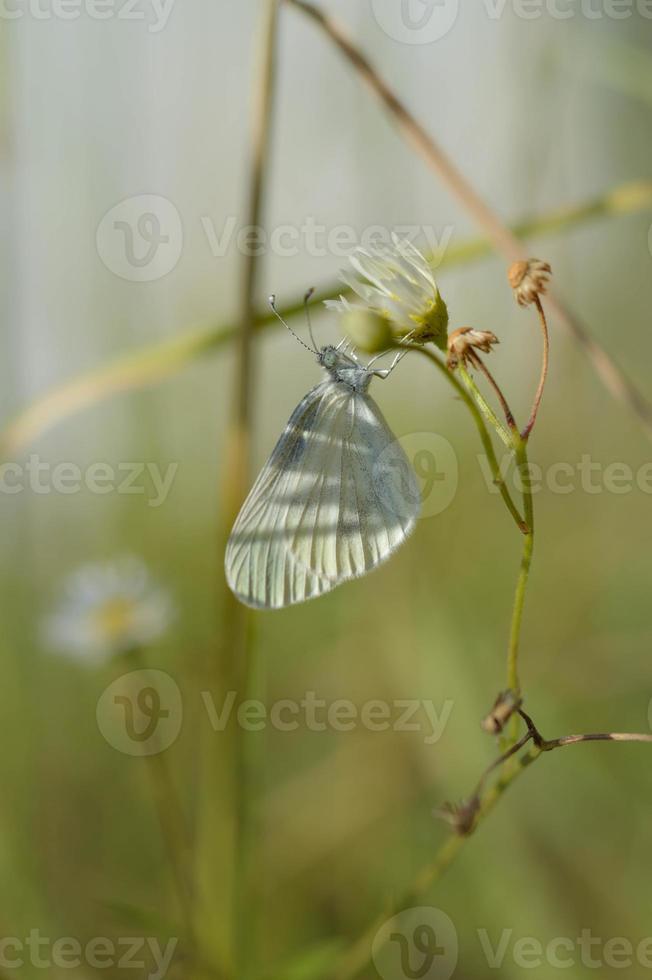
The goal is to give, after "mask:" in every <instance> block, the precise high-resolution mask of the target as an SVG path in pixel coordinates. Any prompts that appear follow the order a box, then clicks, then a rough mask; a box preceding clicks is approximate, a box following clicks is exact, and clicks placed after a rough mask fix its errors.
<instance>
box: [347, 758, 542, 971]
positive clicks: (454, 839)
mask: <svg viewBox="0 0 652 980" xmlns="http://www.w3.org/2000/svg"><path fill="white" fill-rule="evenodd" d="M542 751H543V750H542V749H541V748H539V747H537V746H536V745H533V746H532V747H531V748H530V749H529V750H528V752H527V753H524V754H523V755H522V756H519V758H518V759H517V760H516V764H515V765H511V766H510V767H509V769H507V767H505V768H504V769H503V771H502V772H501V775H500V777H499V779H498V780H497V781H496V782H495V783H493V784H492V785H491V786H490V787H489V788H488V789H487V790H486V791H485V792H484V793H483V795H482V796H481V798H480V804H479V809H478V814H477V817H476V822H475V827H477V826H478V824H479V823H480V822H481V821H483V820H484V819H485V818H486V817H487V816H488V815H489V813H490V812H491V811H492V810H493V808H494V807H495V806H496V804H497V803H498V801H499V800H500V798H501V797H502V795H503V793H505V791H506V790H507V789H508V788H509V787H510V786H511V785H512V784H513V783H514V782H515V780H516V779H517V778H518V777H519V776H520V775H521V774H522V773H523V772H525V770H526V769H527V768H528V766H530V765H531V764H532V763H533V762H535V761H536V759H538V758H539V756H540V755H541V754H542ZM474 829H475V828H474ZM469 839H470V836H469V835H466V836H462V835H457V834H456V835H454V836H450V837H448V838H447V839H446V840H445V841H444V843H443V844H442V845H441V847H440V848H439V850H438V851H437V853H436V855H435V857H434V858H433V860H432V861H431V862H430V863H429V864H428V865H426V867H425V868H423V869H422V870H421V871H420V872H419V874H418V875H417V876H416V878H415V879H414V881H413V883H412V885H411V886H410V888H409V889H408V890H407V891H405V892H404V893H403V894H402V895H401V897H400V899H399V900H398V901H396V902H393V903H392V906H391V907H386V908H385V909H384V910H383V912H382V914H381V915H380V916H379V917H378V918H377V919H376V920H375V921H374V922H373V923H372V924H371V925H370V926H369V928H368V929H366V930H365V932H364V933H363V935H362V936H360V937H359V938H358V939H357V940H356V941H355V943H354V944H353V945H352V946H351V947H349V949H348V950H347V952H346V953H345V955H344V956H343V958H342V959H341V960H340V962H339V964H338V965H337V967H336V969H335V971H334V972H333V975H332V980H354V978H355V977H357V976H358V975H359V974H360V973H361V972H362V971H363V970H364V968H365V967H366V966H367V964H368V963H369V961H370V959H371V949H372V944H373V940H374V937H375V935H376V933H377V932H378V930H379V929H380V927H381V926H382V925H384V923H385V922H386V921H387V919H389V918H391V917H392V916H393V915H395V914H396V913H397V912H398V911H400V910H401V909H406V908H410V906H413V905H414V904H415V903H416V902H417V901H419V900H420V899H421V897H422V896H423V895H424V894H425V893H426V892H427V891H428V889H430V888H431V887H432V886H433V885H434V884H436V882H438V881H439V880H440V879H441V878H442V876H443V875H444V874H445V872H446V871H447V870H448V868H449V867H450V866H451V865H452V864H453V862H454V861H455V859H456V858H457V856H458V854H459V853H460V851H461V850H462V849H463V847H464V845H465V844H466V843H467V841H468V840H469Z"/></svg>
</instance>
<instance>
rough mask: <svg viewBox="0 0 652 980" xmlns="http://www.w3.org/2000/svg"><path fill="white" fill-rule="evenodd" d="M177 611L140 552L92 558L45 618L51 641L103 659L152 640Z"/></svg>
mask: <svg viewBox="0 0 652 980" xmlns="http://www.w3.org/2000/svg"><path fill="white" fill-rule="evenodd" d="M173 615H174V607H173V603H172V600H171V598H170V595H169V594H168V593H167V592H166V591H165V590H164V589H162V588H161V587H160V586H158V585H156V584H155V583H154V582H153V581H152V580H151V578H150V575H149V572H148V570H147V567H146V565H145V563H144V562H143V561H141V560H140V559H139V558H134V557H132V556H124V557H122V558H119V559H117V560H116V561H113V562H106V563H103V564H88V565H82V566H81V568H78V569H77V571H76V572H74V573H73V574H72V575H71V576H70V578H69V579H68V581H67V583H66V587H65V591H64V595H63V598H62V601H61V603H60V604H59V606H58V608H57V609H56V610H55V611H54V612H53V613H52V614H51V615H50V616H48V617H47V618H46V620H45V623H44V639H45V641H46V643H47V645H48V646H49V647H51V648H52V649H54V650H57V651H59V652H61V653H64V654H67V655H69V656H71V657H76V658H79V659H83V660H89V661H94V662H99V661H102V660H105V659H107V658H108V657H110V656H112V655H113V654H117V653H125V652H127V651H129V650H132V649H134V648H138V647H142V646H144V645H146V644H149V643H151V642H152V641H153V640H155V639H157V638H158V637H159V636H161V634H162V633H164V632H165V630H166V629H167V628H168V626H169V624H170V622H171V620H172V618H173Z"/></svg>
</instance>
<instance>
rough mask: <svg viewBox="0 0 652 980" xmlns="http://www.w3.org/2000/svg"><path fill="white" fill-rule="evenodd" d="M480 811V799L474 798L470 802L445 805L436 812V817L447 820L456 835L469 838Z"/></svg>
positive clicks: (463, 801) (464, 801)
mask: <svg viewBox="0 0 652 980" xmlns="http://www.w3.org/2000/svg"><path fill="white" fill-rule="evenodd" d="M479 809H480V799H479V797H477V796H472V797H471V799H470V800H462V802H461V803H443V804H442V805H441V806H440V807H439V808H438V809H437V810H435V811H434V815H435V816H436V817H439V818H440V819H441V820H445V821H446V823H447V824H449V825H450V826H451V827H452V829H453V830H454V831H455V833H456V834H459V835H460V836H461V837H468V835H469V834H471V833H472V832H473V829H474V826H475V818H476V815H477V813H478V810H479Z"/></svg>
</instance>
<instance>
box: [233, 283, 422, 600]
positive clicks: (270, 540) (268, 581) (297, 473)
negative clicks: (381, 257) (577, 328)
mask: <svg viewBox="0 0 652 980" xmlns="http://www.w3.org/2000/svg"><path fill="white" fill-rule="evenodd" d="M272 306H273V297H272ZM273 308H274V307H273ZM275 312H276V310H275ZM286 326H287V324H286ZM295 336H296V335H295ZM301 343H303V341H301ZM343 344H344V342H342V343H341V344H340V345H338V347H324V348H322V349H321V350H320V351H317V350H316V349H315V350H313V353H315V354H317V360H318V362H319V364H321V366H322V367H323V368H324V369H325V370H326V373H327V375H328V377H327V378H326V380H324V381H322V382H321V384H318V385H317V386H316V387H315V388H313V389H312V390H311V391H309V392H308V394H307V395H306V396H305V398H303V400H302V401H301V402H300V403H299V405H298V406H297V407H296V409H295V410H294V412H293V413H292V416H291V417H290V420H289V422H288V423H287V425H286V427H285V429H284V431H283V433H282V435H281V437H280V439H279V441H278V442H277V444H276V447H275V448H274V451H273V452H272V455H271V456H270V458H269V460H268V461H267V463H266V464H265V466H264V467H263V469H262V471H261V473H260V475H259V477H258V479H257V480H256V482H255V484H254V486H253V487H252V489H251V491H250V493H249V496H248V497H247V499H246V501H245V502H244V504H243V506H242V509H241V511H240V513H239V515H238V517H237V519H236V522H235V524H234V526H233V530H232V531H231V535H230V537H229V541H228V544H227V548H226V557H225V570H226V578H227V581H228V584H229V587H230V588H231V589H232V591H233V592H234V593H235V595H236V596H237V597H238V599H240V601H241V602H244V603H245V604H246V605H248V606H254V607H256V608H258V609H280V608H282V607H284V606H289V605H292V604H293V603H295V602H303V601H304V600H306V599H312V598H314V597H316V596H320V595H323V594H324V593H325V592H329V591H330V590H331V589H333V588H335V586H336V585H340V583H342V582H346V581H347V580H348V579H352V578H357V577H358V576H360V575H364V574H366V573H367V572H369V571H371V570H372V569H374V568H375V567H376V566H377V565H379V564H380V563H381V562H383V561H385V560H386V559H387V558H389V556H390V555H391V554H392V553H393V552H394V551H395V550H396V549H397V548H398V547H399V546H400V545H401V544H403V542H404V541H405V540H406V538H407V537H408V535H409V534H410V532H411V531H412V530H413V528H414V525H415V522H416V519H417V517H418V515H419V510H420V504H421V499H420V494H419V488H418V486H417V481H416V477H415V475H414V471H413V469H412V466H411V465H410V462H409V460H408V458H407V456H406V455H405V452H404V451H403V449H402V447H401V445H400V444H399V442H398V441H397V440H396V438H395V437H394V435H393V434H392V432H391V430H390V428H389V426H388V425H387V422H386V421H385V419H384V418H383V415H382V413H381V411H380V409H379V408H378V406H377V405H376V403H375V402H374V400H373V399H372V398H371V396H370V395H369V394H368V393H367V389H368V388H369V383H370V382H371V379H372V378H373V377H374V376H376V377H381V378H386V377H387V376H388V374H389V373H390V372H391V370H392V369H393V368H394V366H395V365H396V363H397V362H398V360H399V359H400V357H401V355H400V354H399V355H397V357H396V358H395V359H394V363H393V364H392V365H391V367H390V368H388V369H386V370H383V371H376V370H372V369H371V363H372V362H370V363H369V364H368V365H366V366H365V365H363V364H360V363H359V362H358V360H357V359H356V358H355V355H353V354H348V353H346V352H345V351H344V350H342V349H341V348H342V346H343ZM304 346H307V345H305V344H304ZM309 349H310V350H312V348H309Z"/></svg>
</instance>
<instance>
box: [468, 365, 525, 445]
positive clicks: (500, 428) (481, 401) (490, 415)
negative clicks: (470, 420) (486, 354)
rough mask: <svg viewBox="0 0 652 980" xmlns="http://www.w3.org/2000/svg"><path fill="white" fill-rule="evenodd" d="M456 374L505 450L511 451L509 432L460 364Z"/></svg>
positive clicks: (511, 441)
mask: <svg viewBox="0 0 652 980" xmlns="http://www.w3.org/2000/svg"><path fill="white" fill-rule="evenodd" d="M458 372H459V375H460V377H461V379H462V381H463V383H464V385H465V386H466V390H467V391H468V392H469V394H470V395H472V396H473V398H475V400H476V402H477V405H478V408H479V409H480V411H481V412H482V414H483V415H484V417H485V418H486V420H487V421H488V422H489V424H490V425H492V426H493V428H494V429H495V430H496V433H497V434H498V435H499V436H500V438H501V439H502V441H503V442H504V443H505V445H506V446H507V448H508V449H512V450H513V449H514V440H513V439H512V437H511V436H510V434H509V432H508V431H507V429H506V428H505V426H504V425H503V424H502V422H499V421H498V418H497V417H496V413H495V412H494V411H493V409H492V408H491V407H490V406H489V404H488V402H487V401H486V399H485V397H484V395H483V394H482V392H481V391H480V389H479V388H478V386H477V385H476V383H475V381H474V380H473V378H472V377H471V375H470V374H469V372H468V371H467V370H466V368H465V367H464V365H463V364H461V363H460V366H459V368H458Z"/></svg>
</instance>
